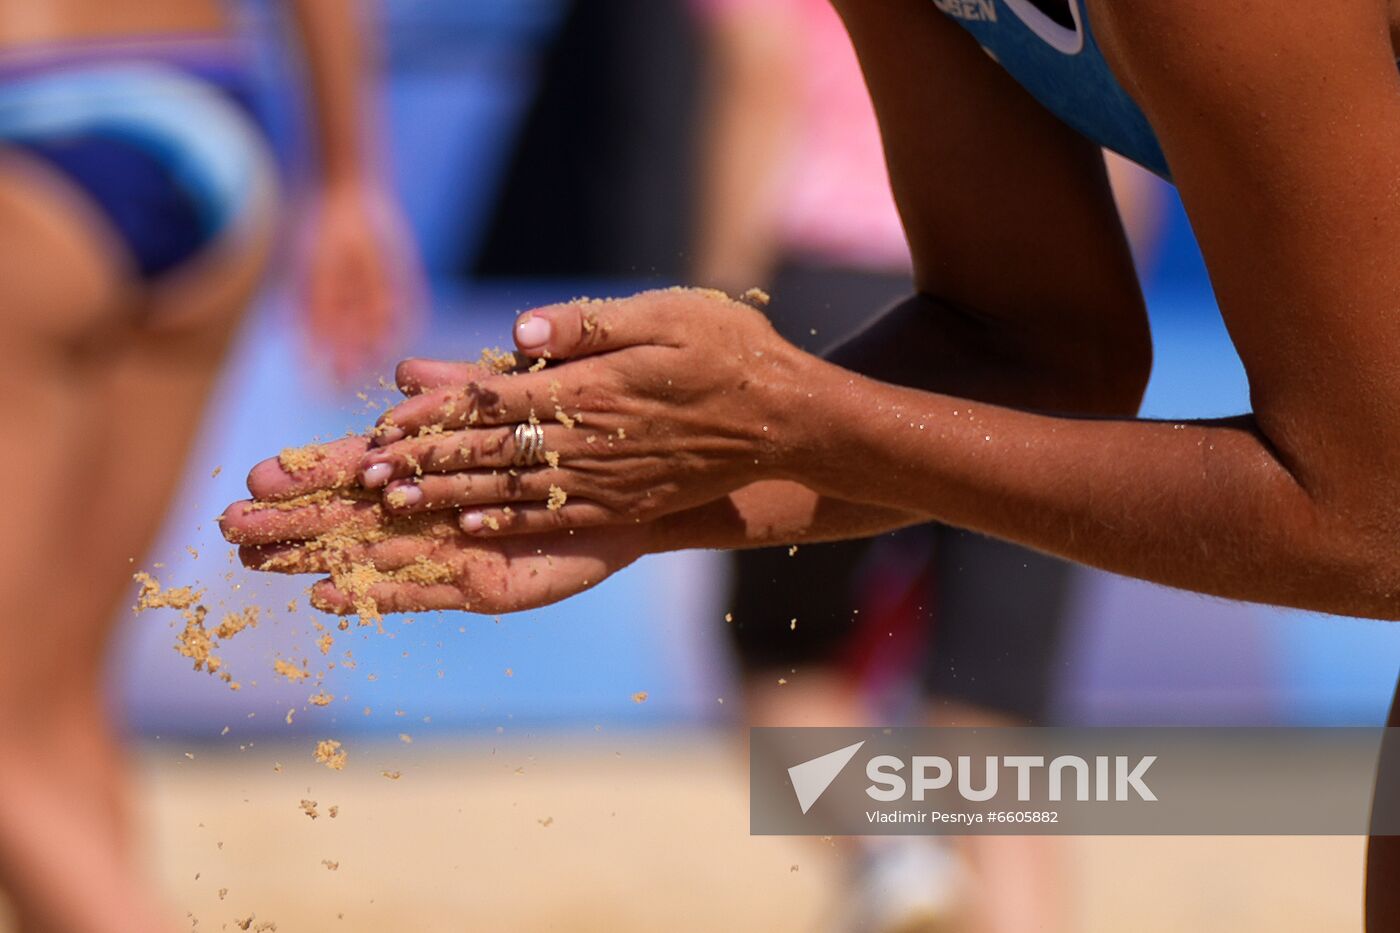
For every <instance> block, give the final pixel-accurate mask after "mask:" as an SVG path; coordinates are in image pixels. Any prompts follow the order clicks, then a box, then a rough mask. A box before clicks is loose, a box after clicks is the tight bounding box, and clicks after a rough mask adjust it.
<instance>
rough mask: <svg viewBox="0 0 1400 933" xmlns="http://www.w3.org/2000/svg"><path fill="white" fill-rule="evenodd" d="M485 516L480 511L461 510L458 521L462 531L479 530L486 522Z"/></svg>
mask: <svg viewBox="0 0 1400 933" xmlns="http://www.w3.org/2000/svg"><path fill="white" fill-rule="evenodd" d="M485 519H486V516H485V515H483V514H482V513H480V512H463V513H462V517H461V518H459V519H458V521H459V522H460V523H461V525H462V530H463V531H480V530H481V529H482V527H483V526H484V525H485V524H486V520H485Z"/></svg>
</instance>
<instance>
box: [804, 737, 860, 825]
mask: <svg viewBox="0 0 1400 933" xmlns="http://www.w3.org/2000/svg"><path fill="white" fill-rule="evenodd" d="M864 744H865V740H864V739H862V740H861V741H859V742H857V743H856V744H854V745H847V746H846V747H845V748H838V749H837V750H836V751H834V752H828V753H827V754H825V755H822V756H821V757H820V758H813V759H812V760H811V761H804V762H802V764H800V765H793V766H792V767H791V768H788V777H789V778H791V779H792V789H793V790H794V791H796V792H797V803H798V804H799V805H800V806H801V807H802V812H803V813H806V812H807V811H808V810H810V809H812V804H814V803H816V802H817V798H818V797H820V796H821V795H822V794H824V793H826V789H827V788H828V787H830V786H831V782H832V781H834V780H836V776H837V775H838V774H840V773H841V769H842V768H844V767H846V765H848V764H850V761H851V759H852V758H854V757H855V756H856V752H858V751H860V747H861V746H862V745H864Z"/></svg>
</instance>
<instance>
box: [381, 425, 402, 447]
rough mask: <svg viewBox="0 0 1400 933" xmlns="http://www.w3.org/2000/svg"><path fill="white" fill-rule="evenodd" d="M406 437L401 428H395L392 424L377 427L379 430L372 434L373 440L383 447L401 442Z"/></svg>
mask: <svg viewBox="0 0 1400 933" xmlns="http://www.w3.org/2000/svg"><path fill="white" fill-rule="evenodd" d="M407 436H408V435H406V434H405V433H404V430H403V428H396V427H394V426H393V425H392V424H384V425H380V426H379V430H377V431H376V432H375V434H374V439H375V440H376V441H378V442H379V443H380V444H381V445H383V444H392V443H394V442H395V441H401V440H403V439H404V438H405V437H407Z"/></svg>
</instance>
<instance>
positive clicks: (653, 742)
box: [0, 733, 1362, 933]
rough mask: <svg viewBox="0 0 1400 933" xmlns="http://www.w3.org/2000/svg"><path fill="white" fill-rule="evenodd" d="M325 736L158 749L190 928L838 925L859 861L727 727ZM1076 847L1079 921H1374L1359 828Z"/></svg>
mask: <svg viewBox="0 0 1400 933" xmlns="http://www.w3.org/2000/svg"><path fill="white" fill-rule="evenodd" d="M313 744H314V743H313V739H312V738H311V737H307V738H305V739H301V740H298V741H295V742H279V743H272V742H267V743H264V742H257V743H256V744H255V745H254V746H252V747H250V748H248V749H246V750H245V751H241V752H240V751H238V750H237V748H238V746H237V745H236V744H234V745H232V746H220V747H210V746H200V745H197V744H189V743H181V742H178V741H171V740H166V741H162V742H159V743H153V744H151V745H148V746H146V747H145V749H144V751H143V754H142V756H141V760H142V766H143V767H142V771H143V779H144V785H143V786H144V794H143V807H144V810H145V813H146V815H147V818H148V820H149V826H150V828H151V857H152V860H153V866H154V868H155V870H156V872H157V873H158V875H159V878H160V880H161V883H162V885H163V887H164V888H165V890H166V891H167V894H168V897H169V898H170V901H171V902H172V903H173V904H174V905H175V906H176V907H177V908H178V909H179V911H180V912H181V914H188V915H189V916H188V917H187V919H186V922H187V923H188V922H191V921H192V920H195V919H197V920H198V926H197V927H196V928H197V929H199V930H224V929H228V930H236V929H238V927H236V926H235V925H234V924H235V921H242V920H246V919H247V918H248V917H249V916H250V915H255V916H256V920H257V921H259V922H261V921H268V920H270V921H275V922H276V924H277V929H278V930H279V931H280V933H301V931H308V933H320V931H344V933H361V931H363V933H370V931H374V933H384V931H395V933H400V931H402V933H439V931H442V933H446V931H453V933H461V931H469V930H473V931H474V930H492V931H494V930H506V931H519V933H533V931H545V930H551V931H560V930H563V931H600V933H601V931H608V933H630V931H649V933H652V931H657V930H667V931H716V930H726V931H729V930H755V931H760V930H761V931H789V930H790V931H819V930H820V931H824V930H826V929H828V927H826V926H825V925H824V923H825V922H829V919H830V917H831V916H832V900H831V893H830V892H831V890H832V888H833V882H834V881H835V879H836V878H837V877H838V872H839V871H840V868H841V865H842V861H843V858H844V857H843V856H842V855H841V853H840V852H839V851H838V850H837V849H836V848H834V847H832V846H831V845H830V844H828V843H824V842H822V841H821V840H814V839H791V838H752V837H750V836H748V835H747V832H746V827H747V801H746V791H745V781H744V779H743V778H744V775H743V772H742V770H741V768H742V762H741V759H740V758H739V749H738V747H737V746H736V745H734V744H732V743H731V742H728V741H726V740H725V739H724V737H723V736H720V735H716V734H714V733H680V734H679V735H677V734H672V735H670V736H662V735H659V734H637V733H632V734H625V735H619V736H610V735H608V734H606V733H587V734H583V735H570V736H559V735H550V736H540V737H536V738H534V739H523V738H522V739H507V738H505V737H503V738H502V739H501V740H500V741H498V742H494V743H493V742H480V741H470V742H468V741H462V742H458V743H447V742H442V741H438V740H434V741H431V742H430V741H427V740H418V741H415V742H414V743H413V744H412V745H405V744H402V743H399V742H395V743H393V744H392V745H386V744H383V743H380V744H371V743H370V742H369V741H368V740H365V741H358V740H356V739H355V738H353V737H346V739H345V747H346V749H347V750H348V751H349V753H350V760H349V765H348V767H347V768H346V770H345V771H343V772H331V771H329V770H327V769H326V768H324V767H322V766H321V765H317V764H315V763H314V762H313V761H312V760H311V747H312V745H313ZM230 749H231V750H230ZM187 753H188V754H189V755H193V756H194V757H193V758H189V757H187ZM278 764H280V766H281V771H280V772H279V771H277V770H275V767H276V766H277V765H278ZM386 770H387V771H390V772H391V773H392V772H394V771H397V772H401V776H400V777H399V778H398V779H397V780H393V779H391V778H389V777H385V776H384V775H383V774H382V772H383V771H386ZM303 800H307V801H315V810H316V812H317V814H318V816H317V818H316V819H314V820H313V819H311V818H310V817H309V816H308V815H307V813H306V812H305V810H304V809H303V808H302V805H301V802H302V801H303ZM332 806H335V807H338V810H337V816H336V817H335V818H331V817H330V816H329V810H330V807H332ZM1067 851H1068V852H1070V853H1073V857H1075V858H1077V859H1078V861H1079V868H1078V870H1077V871H1078V880H1077V887H1078V889H1079V899H1080V909H1081V917H1080V923H1079V924H1077V928H1078V929H1081V930H1085V931H1092V933H1098V931H1103V933H1109V931H1113V933H1121V931H1124V930H1132V931H1134V933H1158V931H1160V933H1180V931H1182V930H1191V931H1193V933H1211V931H1222V933H1223V931H1232V933H1236V931H1242V930H1269V931H1271V933H1289V931H1300V933H1301V931H1308V933H1318V931H1334V930H1336V931H1346V930H1359V929H1360V922H1361V913H1360V902H1359V891H1360V883H1361V882H1360V879H1361V868H1362V842H1361V840H1359V839H1351V838H1270V837H1261V838H1253V839H1251V838H1219V839H1170V838H1158V839H1142V838H1118V839H1113V838H1100V839H1081V840H1072V841H1070V842H1069V843H1067ZM323 860H329V861H330V862H332V863H337V864H338V868H336V869H335V870H332V869H331V868H329V867H328V866H327V865H326V864H324V863H323ZM74 883H75V884H77V883H81V879H74ZM220 889H227V891H226V893H225V895H224V896H223V898H222V899H221V898H220V894H219V892H220ZM0 928H5V927H4V925H3V923H0ZM6 929H8V928H6Z"/></svg>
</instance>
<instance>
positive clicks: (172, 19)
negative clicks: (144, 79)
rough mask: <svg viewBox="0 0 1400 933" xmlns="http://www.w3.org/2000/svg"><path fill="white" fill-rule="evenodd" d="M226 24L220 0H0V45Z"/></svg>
mask: <svg viewBox="0 0 1400 933" xmlns="http://www.w3.org/2000/svg"><path fill="white" fill-rule="evenodd" d="M228 29H229V20H228V16H227V14H226V11H225V10H224V6H223V4H222V3H221V2H220V0H0V49H4V48H11V47H17V46H30V45H43V44H51V43H61V42H68V41H75V40H79V41H80V40H90V39H106V38H122V37H126V36H153V35H154V36H159V35H179V34H199V35H211V34H218V33H224V32H227V31H228Z"/></svg>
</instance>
